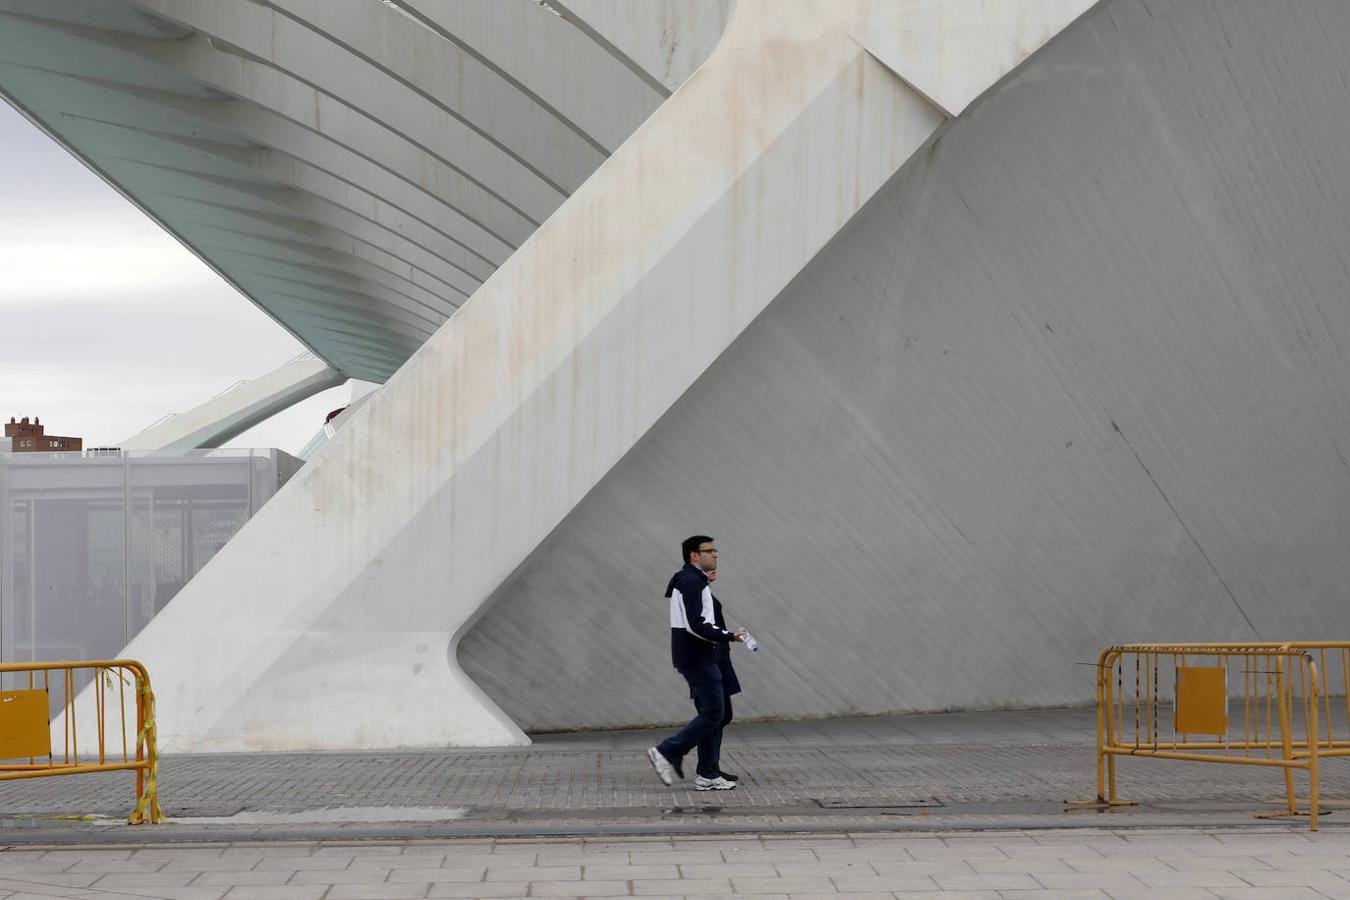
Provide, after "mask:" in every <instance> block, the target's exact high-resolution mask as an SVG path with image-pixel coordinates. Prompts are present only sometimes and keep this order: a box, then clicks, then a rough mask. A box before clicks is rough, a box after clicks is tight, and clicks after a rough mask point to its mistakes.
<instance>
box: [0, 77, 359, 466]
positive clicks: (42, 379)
mask: <svg viewBox="0 0 1350 900" xmlns="http://www.w3.org/2000/svg"><path fill="white" fill-rule="evenodd" d="M304 351H305V348H304V346H303V345H301V344H300V343H299V342H297V341H296V340H295V338H293V337H291V336H290V334H288V333H287V332H286V331H285V330H284V329H282V328H281V326H279V325H277V324H276V323H275V322H273V321H272V320H271V319H270V318H268V317H267V316H266V315H265V314H264V313H263V312H262V311H261V310H260V309H258V308H257V307H256V306H254V305H253V303H251V302H250V301H249V300H247V299H246V298H245V297H244V296H243V295H241V294H239V293H238V292H237V291H235V290H234V288H232V287H230V286H229V285H228V284H226V283H225V282H224V281H222V280H221V279H220V278H219V277H218V276H217V275H216V274H215V273H214V272H212V271H211V270H210V269H208V268H207V267H206V266H205V265H203V264H202V263H201V262H200V261H198V260H197V258H196V257H194V256H193V255H192V254H191V253H189V252H188V251H187V250H185V249H183V247H182V246H181V245H180V244H179V243H178V242H177V241H175V240H174V239H173V238H172V237H170V236H169V235H168V234H167V233H165V232H164V231H163V230H162V229H161V228H160V227H159V226H158V225H156V224H155V223H154V222H152V221H151V220H150V219H148V218H146V217H145V216H144V215H143V214H142V213H141V212H140V211H139V210H137V209H136V208H135V207H134V206H132V205H131V204H130V203H128V202H127V201H126V200H124V199H123V198H122V197H121V196H120V195H118V193H117V192H116V191H114V190H113V189H112V188H110V187H108V185H106V184H105V183H104V182H103V181H102V180H101V179H100V178H99V177H98V176H97V175H95V174H93V173H92V172H90V171H89V170H88V169H87V168H85V167H84V166H83V165H82V164H81V163H80V162H78V161H77V160H76V159H75V158H74V157H72V156H71V155H70V154H69V153H67V152H66V151H65V150H63V149H62V148H61V147H60V146H59V145H57V144H56V143H54V142H53V141H52V140H50V139H49V138H48V137H47V136H46V135H45V134H43V133H42V132H41V131H39V130H37V129H36V128H34V127H33V126H32V125H31V124H30V123H29V122H28V121H27V120H26V119H25V118H23V116H21V115H19V113H17V112H16V111H14V110H13V109H12V108H10V107H9V106H8V105H7V104H5V103H4V102H3V101H0V417H3V420H4V421H6V422H8V421H9V417H10V416H19V417H22V416H40V417H41V418H42V422H43V424H44V425H46V426H47V430H48V432H50V433H52V434H62V435H72V436H76V437H83V438H84V439H85V446H86V447H91V446H94V447H97V446H109V445H115V444H116V443H117V442H118V441H120V440H121V439H123V438H126V437H130V436H131V435H133V434H135V433H136V432H138V431H140V430H141V429H143V428H145V427H146V426H147V425H149V424H150V423H152V422H154V421H155V420H156V419H159V418H160V417H162V416H163V415H165V414H166V413H172V412H182V411H184V410H188V409H191V408H192V407H194V406H196V405H198V404H200V403H202V402H204V401H205V400H207V399H209V398H210V397H212V396H214V395H216V394H218V393H220V392H221V391H223V390H225V389H226V388H228V387H229V386H231V385H232V384H235V383H236V382H238V381H240V380H244V379H252V378H256V377H258V376H260V375H264V374H266V373H267V372H269V371H271V370H272V369H275V368H277V367H278V366H280V365H281V364H283V363H284V362H286V361H287V360H289V359H291V358H293V357H294V356H296V355H297V354H300V353H303V352H304ZM350 391H351V389H350V387H348V386H342V387H338V388H333V389H331V390H328V391H324V392H323V393H321V394H318V395H316V396H314V397H311V398H310V399H309V400H306V401H304V402H303V403H299V404H297V405H296V406H294V407H292V408H291V409H290V410H288V411H286V412H283V413H281V414H279V415H277V416H274V417H273V418H272V419H271V420H269V421H267V422H264V423H263V424H261V425H259V426H257V427H256V428H254V429H252V430H251V431H248V432H245V433H244V434H242V435H240V436H239V437H238V438H235V439H234V440H233V441H231V442H230V443H229V444H228V446H231V447H280V448H281V449H282V450H286V451H287V452H290V453H295V452H296V451H297V450H299V449H300V448H301V447H302V446H303V445H304V444H305V442H306V441H308V440H309V438H310V437H312V436H313V435H314V433H315V432H316V431H318V429H319V428H320V427H321V426H322V424H323V418H324V415H325V414H326V413H327V412H328V411H329V410H332V409H335V408H337V407H339V406H343V405H345V404H346V402H347V399H348V397H349V396H350Z"/></svg>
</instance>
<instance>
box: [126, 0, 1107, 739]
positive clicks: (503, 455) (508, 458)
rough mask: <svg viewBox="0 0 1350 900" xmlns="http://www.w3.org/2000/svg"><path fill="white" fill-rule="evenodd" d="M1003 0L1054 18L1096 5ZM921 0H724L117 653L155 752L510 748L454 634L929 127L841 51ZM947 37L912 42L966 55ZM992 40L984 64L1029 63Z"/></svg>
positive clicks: (884, 79)
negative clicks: (550, 197)
mask: <svg viewBox="0 0 1350 900" xmlns="http://www.w3.org/2000/svg"><path fill="white" fill-rule="evenodd" d="M1010 2H1011V0H1010ZM1014 5H1017V6H1019V7H1041V6H1046V7H1053V8H1055V9H1058V10H1063V11H1064V15H1065V16H1066V17H1065V18H1064V19H1063V22H1062V23H1061V24H1064V23H1067V21H1069V19H1071V18H1072V15H1073V14H1076V12H1077V11H1081V8H1082V7H1085V6H1086V5H1087V0H1081V2H1076V3H1065V2H1057V0H1044V2H1038V0H1022V2H1020V3H1016V4H1014ZM921 6H924V4H921V3H919V4H916V3H909V2H903V0H890V2H885V3H869V2H866V0H801V2H794V3H784V2H781V0H741V2H740V3H739V4H738V6H737V10H736V14H735V17H734V19H733V21H732V23H731V25H730V27H729V29H728V31H727V33H726V35H725V36H724V38H723V40H722V42H721V44H720V45H719V47H718V49H717V50H716V51H715V52H714V53H713V55H712V56H711V58H709V60H708V61H707V62H706V63H705V64H704V65H703V66H702V67H701V68H700V69H699V70H698V71H697V72H695V73H694V75H693V76H692V77H690V78H689V80H688V81H687V82H685V83H684V85H683V86H681V87H680V88H679V89H678V90H677V91H675V93H674V94H673V95H672V96H671V98H670V99H669V100H667V101H666V103H665V104H664V105H663V106H662V107H661V108H660V109H659V110H658V111H657V112H656V113H655V114H654V115H653V116H652V117H651V118H650V119H649V120H648V121H647V122H646V123H644V124H643V125H642V127H641V128H639V129H638V131H637V132H636V133H635V134H634V135H633V136H632V137H631V138H630V139H629V140H628V141H627V142H626V143H625V144H623V145H622V146H621V147H620V148H619V150H618V151H617V152H616V153H615V154H614V155H613V156H612V157H611V158H610V159H609V160H607V161H606V162H605V163H604V164H603V165H602V166H601V167H600V168H599V170H598V171H596V173H595V174H594V175H593V176H592V177H591V178H590V179H589V180H588V181H587V182H586V183H585V184H583V185H582V186H581V187H580V188H579V189H578V190H577V191H576V193H575V194H573V195H572V196H571V198H570V199H569V200H567V201H566V202H565V203H564V204H563V206H562V207H561V208H559V210H558V211H557V212H556V213H555V214H554V215H553V216H552V217H551V218H550V219H549V220H548V221H547V222H546V223H545V224H544V225H543V226H542V227H541V228H540V229H539V230H538V231H537V232H536V233H535V234H534V236H533V237H531V238H530V239H529V241H528V242H527V243H526V244H525V245H524V246H523V247H522V248H521V249H520V250H519V251H518V252H517V253H516V254H515V255H513V256H512V257H511V258H510V259H509V260H508V261H507V262H506V263H505V264H504V265H503V266H502V267H501V268H500V269H499V270H498V271H497V272H496V274H494V275H493V276H492V277H491V278H490V279H489V280H488V281H487V283H486V284H485V285H484V286H483V287H482V288H481V289H480V290H479V291H478V292H477V293H476V294H475V295H474V296H473V298H472V299H471V300H470V301H469V302H468V303H467V304H465V306H464V307H463V308H462V309H461V310H460V311H459V312H458V313H456V314H455V315H454V316H452V317H451V318H450V320H449V321H448V322H447V323H446V324H445V325H444V326H443V327H442V328H441V329H440V330H439V331H438V332H437V333H436V334H435V336H434V337H432V339H431V340H430V341H428V342H427V343H426V344H425V345H424V346H423V347H422V349H421V350H419V351H418V352H417V354H416V355H415V356H413V358H412V359H411V360H410V361H409V362H408V363H407V364H406V365H405V366H404V367H403V368H402V369H401V370H399V372H398V373H397V374H396V375H395V376H394V377H393V378H392V379H391V380H390V381H389V382H388V384H387V385H386V387H385V389H384V390H383V391H381V393H380V394H379V395H378V396H376V397H375V398H374V399H373V400H372V401H371V402H370V403H368V404H367V405H366V406H365V407H363V408H362V409H360V410H359V411H357V413H356V414H355V417H354V419H353V421H352V424H351V425H350V426H349V427H348V428H346V429H344V430H343V431H342V432H341V433H339V434H338V435H337V436H336V438H335V439H334V440H333V442H332V443H331V444H330V445H329V446H328V447H327V448H326V449H325V451H324V454H323V455H322V456H321V457H320V458H319V459H318V460H316V462H315V463H314V464H311V465H310V466H307V467H306V468H305V469H304V470H302V471H301V473H300V474H299V475H298V476H296V477H295V478H293V479H292V480H291V482H290V483H289V484H288V485H287V486H286V488H285V489H284V490H283V491H282V492H281V493H280V494H279V495H278V496H277V497H276V498H274V499H273V500H272V501H271V502H270V503H269V504H268V505H267V506H266V507H265V508H264V509H263V510H262V511H261V512H260V513H259V514H258V515H257V516H256V517H254V518H253V519H252V520H250V522H249V523H248V524H247V525H246V526H245V527H244V528H243V530H242V531H240V532H239V534H238V535H237V536H236V537H235V539H234V540H233V541H231V542H230V543H229V544H228V545H227V546H226V547H225V548H224V549H223V550H222V551H221V552H220V553H219V554H217V555H216V557H215V558H214V559H213V560H212V561H211V563H210V564H209V565H208V566H207V567H206V568H205V569H204V570H203V571H202V572H201V573H200V574H199V575H198V576H197V578H196V579H194V580H193V581H192V582H191V583H190V584H189V585H188V586H187V587H186V588H185V589H184V590H183V591H182V592H181V593H180V594H179V595H178V596H177V598H175V600H174V601H173V603H172V604H170V605H169V607H168V608H167V609H166V610H165V611H164V612H163V613H162V614H161V615H160V616H159V617H157V618H156V619H155V620H154V621H152V622H151V623H150V625H149V626H148V627H147V628H146V629H145V630H144V631H142V632H141V633H140V635H139V636H138V637H137V638H136V639H135V640H134V641H133V642H132V644H131V645H130V646H129V647H128V648H127V649H126V654H127V655H128V656H131V657H134V658H137V659H141V660H143V661H144V662H145V663H146V664H147V665H148V666H149V668H150V671H151V673H152V676H153V677H154V679H155V683H156V689H157V691H158V693H159V698H160V699H159V713H160V728H159V734H160V739H161V742H162V749H164V750H165V751H190V750H221V751H224V750H244V749H255V748H256V749H268V750H282V749H295V750H298V749H310V748H334V749H335V748H373V747H431V746H445V745H460V746H481V745H496V744H513V743H514V744H519V743H525V742H526V741H527V738H526V737H525V735H524V734H523V733H522V732H521V731H520V730H519V729H518V728H517V727H516V726H515V725H514V724H513V723H512V722H511V721H509V720H508V719H507V718H506V717H505V716H504V715H503V714H502V713H501V712H500V711H499V710H498V709H497V707H496V706H495V705H494V704H493V703H492V702H491V700H490V699H489V698H488V697H486V696H485V695H484V694H483V693H482V691H480V690H479V689H478V687H477V686H476V685H474V684H473V683H472V682H471V681H469V680H468V679H467V678H466V677H465V676H464V674H463V673H462V672H461V671H460V669H459V667H458V665H457V663H456V659H455V647H456V644H457V641H458V639H459V636H460V635H461V634H462V633H463V632H464V631H465V630H466V628H467V627H468V626H469V625H470V624H471V623H472V621H473V620H474V618H475V617H476V616H477V615H478V614H479V613H480V611H481V607H482V605H483V603H484V600H485V599H486V598H487V597H488V596H489V595H490V594H491V592H492V591H493V590H494V589H495V588H496V587H497V586H498V585H499V584H500V583H501V582H502V581H503V579H505V578H506V577H507V576H508V575H509V574H510V573H511V572H512V570H513V569H514V568H515V567H516V566H517V565H518V564H519V563H520V562H521V561H522V560H523V559H524V558H525V557H526V555H527V554H529V553H530V551H531V550H533V549H534V547H535V546H536V545H537V544H538V543H539V541H540V540H542V539H543V538H544V536H546V535H547V534H548V533H549V531H550V530H551V529H553V528H554V527H555V526H556V525H557V524H558V523H559V522H560V521H561V520H562V519H563V517H564V516H565V515H566V514H567V513H568V511H569V510H571V509H572V508H573V506H574V505H575V504H576V503H577V502H578V501H579V500H580V499H581V498H582V497H583V496H584V495H585V494H586V493H587V491H589V490H590V489H591V488H592V487H593V486H594V485H595V484H596V483H597V482H598V481H599V480H600V479H601V478H602V477H604V475H605V474H606V473H607V472H608V471H609V470H610V468H611V467H612V466H613V465H614V463H615V462H616V461H618V460H619V459H620V457H622V456H623V454H624V453H625V452H626V451H627V450H628V449H629V448H631V447H632V446H633V445H634V443H635V442H636V441H637V440H638V439H639V438H641V437H642V435H643V434H644V433H645V432H646V431H647V430H648V428H650V426H651V425H652V424H653V423H654V422H655V421H656V420H657V418H658V417H660V416H661V414H662V413H663V412H665V411H666V410H667V409H668V408H669V407H670V405H671V404H672V403H673V402H674V401H675V400H676V399H677V398H678V397H680V395H681V394H682V393H684V392H685V391H686V389H687V388H688V387H689V386H690V385H691V384H692V383H693V382H694V380H695V379H696V378H697V377H698V376H699V375H700V374H701V373H702V372H703V371H704V370H705V369H706V368H707V366H708V365H709V364H710V363H711V362H712V361H713V360H714V359H716V358H717V356H718V355H719V354H721V353H722V352H723V351H724V350H725V349H726V348H727V347H728V345H729V344H731V342H732V341H733V340H735V338H736V337H737V335H739V334H740V333H741V331H742V329H744V328H745V327H746V325H747V324H748V323H749V322H750V321H751V320H752V319H754V318H755V316H757V315H758V314H759V313H760V312H761V311H762V310H763V309H764V308H765V307H766V306H767V305H768V303H769V302H770V301H771V300H773V298H774V297H775V296H776V295H777V294H778V293H779V291H781V290H782V289H783V288H784V286H785V285H787V283H788V282H789V281H790V280H791V279H792V278H793V276H795V275H796V274H797V273H798V272H799V271H800V270H801V268H802V267H803V266H804V265H805V264H806V263H807V262H808V261H809V260H810V259H811V258H812V257H813V256H814V255H815V254H816V253H817V252H818V251H819V250H820V249H821V248H822V247H823V246H824V245H825V243H826V242H827V241H829V240H830V238H831V237H833V236H834V235H835V234H836V233H837V232H838V231H839V229H840V228H841V227H843V226H844V224H845V223H847V222H848V221H849V219H850V217H852V216H853V215H854V213H855V212H857V210H858V209H859V208H860V207H861V206H862V205H863V204H864V203H866V202H867V200H868V199H869V198H870V197H871V196H872V195H873V193H874V192H875V191H876V190H877V189H878V188H879V187H880V186H881V185H882V184H884V183H885V182H886V180H887V179H888V178H890V176H891V175H893V174H894V173H895V172H896V171H897V170H898V169H899V167H900V165H901V164H902V163H903V162H904V161H905V159H906V158H907V157H908V156H909V155H910V154H911V153H912V152H914V150H915V149H916V148H918V147H919V146H920V145H921V144H922V143H923V142H924V141H925V140H926V139H927V138H928V137H929V136H930V135H931V134H932V133H933V131H934V130H935V129H937V128H938V127H939V126H940V125H941V123H942V121H943V114H942V113H941V112H940V111H939V110H938V108H937V107H935V106H934V105H932V104H930V103H929V102H928V101H927V100H925V99H924V98H923V97H922V96H921V95H920V93H919V92H918V91H916V90H915V89H914V88H912V87H911V86H909V85H908V84H907V83H906V82H905V81H904V80H902V79H901V78H899V77H896V75H895V74H894V73H893V72H892V71H891V69H890V68H887V67H886V66H884V65H882V64H880V63H879V62H878V61H877V59H876V58H874V56H873V55H872V54H871V53H869V52H868V51H867V50H866V49H864V47H863V46H862V44H860V43H859V39H857V38H855V37H854V36H853V35H852V33H853V32H854V31H855V30H859V29H861V31H860V33H868V34H875V33H876V30H877V28H876V27H869V23H872V24H873V25H875V23H877V22H882V23H885V22H890V23H891V25H890V26H888V27H896V25H895V23H896V22H903V21H905V15H904V14H905V10H907V9H909V8H912V7H921ZM967 8H968V9H970V10H972V12H971V14H972V15H980V11H979V7H978V5H976V6H968V7H967ZM879 17H880V18H879ZM887 17H889V18H887ZM963 25H964V26H969V25H970V22H969V21H966V20H960V21H956V22H953V21H950V20H947V21H945V24H944V25H943V29H942V30H940V31H939V32H938V33H936V34H934V35H933V36H932V43H928V44H925V45H923V46H921V47H919V48H918V50H917V52H923V53H935V54H945V55H946V56H945V57H944V58H948V59H952V60H960V59H962V58H963V57H962V55H961V54H962V53H964V52H967V51H970V50H971V49H972V48H971V47H968V46H964V45H962V44H961V37H962V35H963V34H964V33H965V32H963V31H962V28H961V27H956V26H963ZM1001 34H1002V39H1003V40H1005V41H1006V42H1008V43H1010V44H1015V45H1017V47H1016V50H1017V52H1015V53H1011V54H1005V55H1004V56H1003V57H1000V58H1002V59H1009V60H1016V59H1020V58H1021V57H1022V56H1025V55H1026V53H1027V52H1030V50H1031V49H1034V46H1036V45H1035V44H1032V45H1031V46H1024V45H1023V44H1021V43H1019V42H1023V41H1024V37H1025V36H1024V34H1023V33H1022V32H1021V31H1018V30H1017V29H1012V30H1005V31H1004V32H1001ZM949 37H950V38H951V39H950V40H947V39H948V38H949ZM944 71H945V70H944ZM1003 71H1006V67H1004V68H1002V69H1000V70H998V71H997V72H996V73H994V74H993V75H992V76H987V77H997V75H998V74H1002V72H1003ZM672 537H674V536H672ZM594 564H604V561H603V560H597V561H594ZM616 599H617V598H616ZM557 614H558V615H560V616H565V615H567V614H568V611H567V610H566V609H559V610H558V611H557ZM520 652H522V653H528V652H529V648H528V647H522V648H520ZM604 687H605V686H604V685H603V684H589V685H588V684H578V685H577V686H576V689H577V690H578V691H600V690H604Z"/></svg>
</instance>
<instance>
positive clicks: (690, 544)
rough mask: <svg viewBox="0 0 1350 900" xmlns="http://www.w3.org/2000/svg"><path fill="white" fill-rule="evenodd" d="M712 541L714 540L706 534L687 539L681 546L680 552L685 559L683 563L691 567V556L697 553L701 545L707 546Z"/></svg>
mask: <svg viewBox="0 0 1350 900" xmlns="http://www.w3.org/2000/svg"><path fill="white" fill-rule="evenodd" d="M711 540H712V538H710V537H708V536H707V535H706V534H696V535H694V536H693V537H687V538H685V539H684V542H683V543H681V544H680V552H682V553H683V554H684V559H683V560H681V562H682V563H684V565H686V566H687V565H689V554H691V553H694V552H696V551H697V550H698V545H699V544H706V543H707V542H708V541H711Z"/></svg>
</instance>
